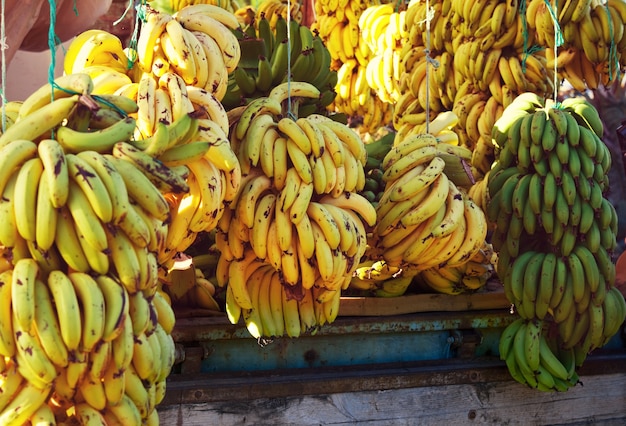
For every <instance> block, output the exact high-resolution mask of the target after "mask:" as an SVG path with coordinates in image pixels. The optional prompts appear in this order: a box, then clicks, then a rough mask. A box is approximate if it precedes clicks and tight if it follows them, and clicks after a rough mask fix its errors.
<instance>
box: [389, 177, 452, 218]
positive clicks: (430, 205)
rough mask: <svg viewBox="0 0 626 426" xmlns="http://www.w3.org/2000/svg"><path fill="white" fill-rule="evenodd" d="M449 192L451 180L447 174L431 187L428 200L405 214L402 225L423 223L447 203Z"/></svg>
mask: <svg viewBox="0 0 626 426" xmlns="http://www.w3.org/2000/svg"><path fill="white" fill-rule="evenodd" d="M448 192H449V180H448V177H447V176H446V175H445V174H441V175H440V176H439V177H438V178H437V179H436V180H435V181H434V182H433V184H432V185H431V187H430V189H429V193H428V195H427V196H426V198H425V199H424V200H423V201H422V202H421V203H420V204H419V205H418V206H417V207H416V208H414V209H412V210H411V211H409V212H408V213H407V214H405V215H404V216H403V217H402V218H401V219H400V223H402V225H404V226H410V225H414V224H416V223H421V222H422V221H423V220H425V219H426V218H428V217H430V216H431V215H432V214H433V213H434V212H436V211H437V210H439V208H440V207H441V206H442V205H443V204H444V203H445V200H446V198H447V196H448Z"/></svg>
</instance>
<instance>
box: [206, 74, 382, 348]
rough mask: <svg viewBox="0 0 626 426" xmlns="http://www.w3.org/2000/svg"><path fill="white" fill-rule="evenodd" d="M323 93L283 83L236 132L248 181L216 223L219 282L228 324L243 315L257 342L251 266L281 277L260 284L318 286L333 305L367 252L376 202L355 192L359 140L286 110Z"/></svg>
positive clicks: (246, 113) (360, 176)
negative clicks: (223, 291)
mask: <svg viewBox="0 0 626 426" xmlns="http://www.w3.org/2000/svg"><path fill="white" fill-rule="evenodd" d="M318 96H319V90H318V89H317V88H316V87H315V86H313V85H311V84H309V83H304V82H292V83H283V84H281V85H278V86H276V87H275V88H274V89H272V91H271V92H270V95H269V96H268V97H264V98H257V99H255V100H253V101H252V102H250V103H249V104H248V105H247V106H246V107H245V109H244V110H243V111H242V112H241V115H240V116H239V117H238V119H237V120H236V124H235V125H234V127H233V131H232V132H231V143H232V146H233V148H234V149H235V150H236V152H237V155H238V157H239V161H240V163H241V167H242V170H243V173H244V177H243V180H242V186H241V190H240V191H239V192H238V194H237V197H236V199H234V200H233V201H232V202H231V203H230V205H229V207H230V208H229V209H226V211H225V212H224V215H223V216H222V218H221V219H220V221H219V224H218V232H217V233H216V236H215V238H216V246H217V248H218V249H219V250H220V258H219V261H218V264H217V268H216V276H217V280H218V283H219V284H220V285H222V286H224V285H226V284H227V293H226V309H227V312H230V314H229V315H231V321H236V320H237V319H238V318H239V315H240V314H243V317H244V319H245V320H246V323H247V324H248V328H249V330H257V332H255V333H253V335H255V336H256V335H257V334H258V333H259V332H258V330H263V332H264V333H265V332H266V329H265V327H260V326H259V325H258V324H257V325H256V326H254V325H253V324H252V323H256V321H257V320H256V318H257V317H256V316H255V314H254V313H252V314H251V312H250V311H254V312H257V311H258V309H255V308H254V305H253V301H254V291H253V290H254V289H253V288H251V287H250V283H251V282H253V281H254V280H252V281H251V280H248V278H249V277H250V275H251V273H252V271H253V270H255V271H256V270H257V268H263V269H265V270H266V271H270V270H275V271H277V274H274V273H272V274H269V273H268V274H264V277H265V278H263V281H265V280H267V279H269V278H270V277H272V276H275V275H276V276H277V277H278V279H279V282H280V283H281V284H282V285H283V286H286V287H287V290H286V292H287V294H288V295H298V294H302V293H303V292H305V293H306V292H308V291H311V289H312V288H314V287H315V288H317V290H314V292H316V293H315V301H316V303H318V304H323V303H324V302H326V301H331V300H332V304H333V305H332V306H335V307H336V306H338V305H337V304H338V300H339V299H338V298H339V294H340V292H341V289H342V288H344V287H345V286H347V285H348V283H349V280H350V278H351V276H352V272H353V271H354V268H356V266H357V265H358V263H359V260H360V259H361V257H362V256H363V254H364V252H365V248H366V244H367V234H366V226H373V225H374V224H375V222H376V212H375V210H374V208H373V206H372V205H371V204H370V203H369V201H367V199H365V198H364V197H362V196H361V195H359V194H358V192H357V191H359V190H361V189H362V188H363V185H364V182H365V174H364V169H363V165H364V163H365V160H366V151H365V147H364V144H363V142H362V141H361V139H360V138H359V137H358V135H357V134H356V133H355V132H354V131H352V130H351V129H350V128H348V127H347V126H345V125H343V124H341V123H338V122H336V121H333V120H332V119H330V118H328V117H325V116H321V115H317V114H312V115H309V116H307V117H299V118H293V117H292V116H290V115H288V114H287V111H288V108H289V105H291V104H290V103H289V102H288V100H289V99H291V100H295V99H298V98H301V97H310V98H316V97H318ZM285 102H287V103H288V105H285ZM364 222H365V223H364ZM265 265H267V266H269V267H270V268H271V269H270V268H266V267H265ZM258 273H259V274H261V272H258ZM300 288H301V289H302V290H299V289H300ZM291 297H296V298H297V299H300V297H297V296H290V297H289V298H291ZM257 313H258V312H257ZM331 313H332V315H329V314H331ZM336 315H337V311H336V309H333V310H332V311H328V312H326V316H325V321H326V322H332V320H334V318H335V316H336ZM255 327H256V328H255ZM269 330H271V328H270V329H269ZM299 330H300V329H299ZM287 331H288V332H289V329H287ZM292 331H294V332H295V329H293V330H292ZM298 334H299V332H298ZM290 336H292V337H293V336H294V334H290ZM257 337H258V336H257ZM267 337H269V336H267Z"/></svg>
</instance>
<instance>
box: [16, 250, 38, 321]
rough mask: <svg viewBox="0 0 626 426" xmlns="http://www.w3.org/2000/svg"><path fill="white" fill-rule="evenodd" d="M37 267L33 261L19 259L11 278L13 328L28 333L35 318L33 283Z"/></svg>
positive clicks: (36, 274)
mask: <svg viewBox="0 0 626 426" xmlns="http://www.w3.org/2000/svg"><path fill="white" fill-rule="evenodd" d="M38 276H39V266H38V264H37V262H36V261H35V260H34V259H29V258H26V259H19V260H18V261H17V262H15V266H14V267H13V274H12V276H11V286H10V288H11V300H12V308H13V317H14V320H15V321H16V322H17V324H15V326H16V327H17V325H19V326H20V328H21V329H23V330H26V331H29V332H30V330H31V327H32V325H33V319H34V318H35V281H36V279H37V277H38Z"/></svg>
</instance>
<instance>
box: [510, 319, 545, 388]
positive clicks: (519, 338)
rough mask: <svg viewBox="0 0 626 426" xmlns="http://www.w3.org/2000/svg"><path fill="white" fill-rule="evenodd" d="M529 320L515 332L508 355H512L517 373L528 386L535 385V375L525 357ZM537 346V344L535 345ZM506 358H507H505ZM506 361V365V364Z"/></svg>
mask: <svg viewBox="0 0 626 426" xmlns="http://www.w3.org/2000/svg"><path fill="white" fill-rule="evenodd" d="M528 324H529V322H526V323H525V324H524V325H523V326H522V327H520V329H519V330H518V331H517V333H515V339H514V340H513V351H512V353H511V354H509V356H514V359H515V364H516V365H517V367H518V369H519V373H520V374H521V376H522V380H523V382H524V383H526V384H527V385H528V386H530V387H533V388H535V387H537V379H536V377H535V372H534V371H533V370H532V369H531V367H530V366H529V365H528V361H527V358H526V356H527V355H526V337H527V335H528V333H527V332H526V328H527V327H528ZM537 346H538V345H537ZM507 360H508V358H507ZM508 365H509V364H508V362H507V366H508Z"/></svg>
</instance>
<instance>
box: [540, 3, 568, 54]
mask: <svg viewBox="0 0 626 426" xmlns="http://www.w3.org/2000/svg"><path fill="white" fill-rule="evenodd" d="M543 2H544V3H545V4H546V7H547V8H548V12H550V16H551V17H552V22H554V46H555V47H559V46H561V45H562V44H563V42H564V41H563V33H562V32H561V26H560V25H559V18H558V17H557V16H556V12H555V11H554V8H553V7H552V5H551V4H550V2H549V1H548V0H543ZM557 4H558V1H557V2H556V3H555V6H556V5H557Z"/></svg>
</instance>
